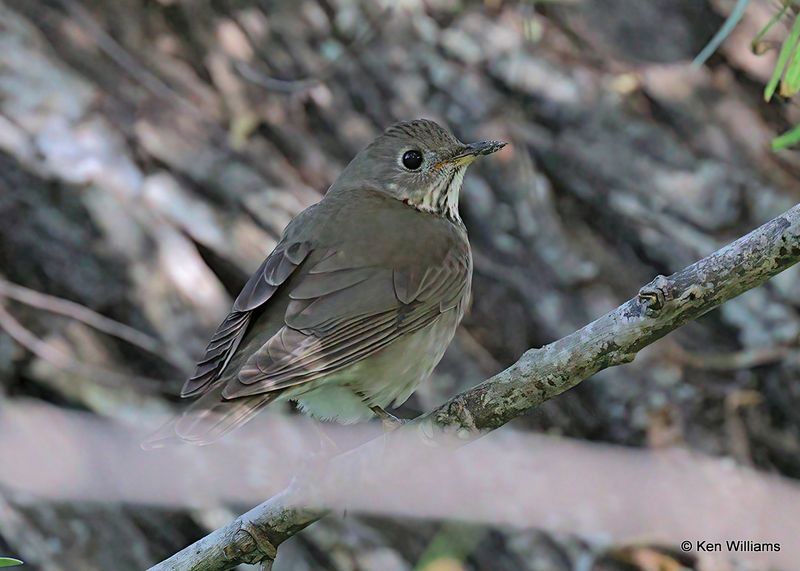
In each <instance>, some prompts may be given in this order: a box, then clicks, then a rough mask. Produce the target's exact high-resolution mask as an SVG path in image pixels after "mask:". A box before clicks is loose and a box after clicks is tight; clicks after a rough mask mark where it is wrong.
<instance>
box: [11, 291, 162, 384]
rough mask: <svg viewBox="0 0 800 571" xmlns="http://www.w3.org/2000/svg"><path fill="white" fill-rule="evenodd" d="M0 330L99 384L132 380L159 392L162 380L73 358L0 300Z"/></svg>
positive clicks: (63, 366)
mask: <svg viewBox="0 0 800 571" xmlns="http://www.w3.org/2000/svg"><path fill="white" fill-rule="evenodd" d="M0 329H2V330H3V331H5V332H6V333H8V335H9V336H10V337H11V338H12V339H13V340H14V341H16V342H17V343H19V344H20V345H22V346H23V347H25V348H26V349H27V350H28V351H30V352H31V353H33V354H34V355H36V356H37V357H39V358H41V359H43V360H45V361H47V362H49V363H51V364H53V365H54V366H55V367H57V368H59V369H64V370H67V371H70V372H71V373H74V374H76V375H79V376H82V377H86V378H88V379H91V380H92V381H94V382H96V383H98V384H102V385H106V386H111V387H119V386H125V385H130V384H131V382H134V383H136V386H137V389H142V390H145V391H147V392H151V393H159V392H161V391H160V390H159V387H160V386H161V385H163V383H164V381H162V380H159V379H151V378H148V377H142V376H140V375H126V374H124V373H118V372H116V371H110V370H108V369H104V368H101V367H95V366H93V365H87V364H85V363H81V362H80V361H77V360H75V359H73V358H72V357H70V356H69V355H67V354H66V353H64V352H63V351H61V350H59V349H57V348H56V347H53V346H52V345H51V344H50V343H48V342H47V341H44V340H42V339H40V338H39V337H37V336H36V335H34V334H33V332H31V331H30V330H29V329H27V328H26V327H25V326H24V325H22V324H21V323H20V322H19V321H17V320H16V319H15V318H14V316H13V315H11V314H10V313H9V312H8V310H7V309H6V308H5V306H3V304H2V303H0Z"/></svg>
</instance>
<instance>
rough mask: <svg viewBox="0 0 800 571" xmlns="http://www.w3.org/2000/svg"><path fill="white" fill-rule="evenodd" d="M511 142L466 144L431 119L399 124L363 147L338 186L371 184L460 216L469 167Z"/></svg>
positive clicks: (424, 207) (426, 208)
mask: <svg viewBox="0 0 800 571" xmlns="http://www.w3.org/2000/svg"><path fill="white" fill-rule="evenodd" d="M504 146H505V143H503V142H500V141H480V142H477V143H469V144H466V143H462V142H461V141H459V140H458V139H456V138H455V137H454V136H453V135H451V134H450V133H449V132H448V131H447V130H446V129H444V128H443V127H441V126H440V125H438V124H437V123H435V122H434V121H430V120H428V119H416V120H414V121H407V122H403V123H397V124H395V125H393V126H391V127H389V128H388V129H387V130H386V131H384V132H383V133H382V134H381V135H379V136H378V137H377V138H376V139H375V140H374V141H373V142H372V143H370V144H369V145H368V146H367V147H366V148H364V150H362V151H361V152H360V153H359V154H358V155H356V157H355V158H354V159H353V160H352V161H351V162H350V164H349V165H348V166H347V168H346V169H345V170H344V171H343V172H342V174H341V176H340V177H339V179H338V180H337V181H336V183H335V184H334V185H333V187H332V189H334V188H337V189H342V190H346V189H348V188H354V187H364V186H368V187H370V188H374V189H375V190H378V191H380V192H384V193H386V194H389V195H391V196H392V197H394V198H396V199H398V200H401V201H403V202H405V203H406V204H408V205H410V206H413V207H414V208H417V209H419V210H423V211H426V212H432V213H435V214H438V215H440V216H445V217H447V218H450V219H452V220H458V219H459V216H458V194H459V191H460V190H461V183H462V181H463V180H464V173H465V172H466V170H467V167H468V166H469V165H470V163H472V162H473V161H474V160H475V159H477V158H478V157H479V156H481V155H489V154H491V153H494V152H495V151H499V150H500V149H502V148H503V147H504Z"/></svg>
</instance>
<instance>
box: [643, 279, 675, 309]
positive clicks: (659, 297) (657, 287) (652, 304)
mask: <svg viewBox="0 0 800 571" xmlns="http://www.w3.org/2000/svg"><path fill="white" fill-rule="evenodd" d="M673 285H674V284H673V283H672V282H671V281H670V280H669V279H668V278H667V277H666V276H662V275H658V276H656V278H655V279H654V280H653V281H651V282H650V283H649V284H647V285H646V286H644V287H642V288H641V289H640V290H639V294H638V296H637V297H638V298H639V301H640V302H641V303H642V305H644V307H645V314H646V315H647V316H649V317H654V316H655V315H657V314H658V312H659V311H661V310H662V309H663V308H664V306H665V305H666V303H667V302H668V301H670V300H672V288H673Z"/></svg>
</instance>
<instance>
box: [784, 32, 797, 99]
mask: <svg viewBox="0 0 800 571" xmlns="http://www.w3.org/2000/svg"><path fill="white" fill-rule="evenodd" d="M798 91H800V42H798V43H797V45H796V46H795V48H794V55H793V56H792V60H791V61H790V62H789V67H787V68H786V73H785V74H783V81H781V89H780V94H781V97H792V96H793V95H795V94H796V93H797V92H798Z"/></svg>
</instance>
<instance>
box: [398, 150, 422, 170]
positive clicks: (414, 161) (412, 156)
mask: <svg viewBox="0 0 800 571" xmlns="http://www.w3.org/2000/svg"><path fill="white" fill-rule="evenodd" d="M401 162H402V163H403V166H404V167H406V168H407V169H408V170H410V171H415V170H417V169H418V168H419V167H421V166H422V153H421V152H419V151H418V150H416V149H411V150H410V151H406V152H405V153H403V158H402V159H401Z"/></svg>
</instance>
